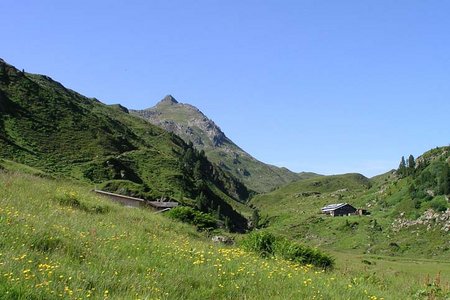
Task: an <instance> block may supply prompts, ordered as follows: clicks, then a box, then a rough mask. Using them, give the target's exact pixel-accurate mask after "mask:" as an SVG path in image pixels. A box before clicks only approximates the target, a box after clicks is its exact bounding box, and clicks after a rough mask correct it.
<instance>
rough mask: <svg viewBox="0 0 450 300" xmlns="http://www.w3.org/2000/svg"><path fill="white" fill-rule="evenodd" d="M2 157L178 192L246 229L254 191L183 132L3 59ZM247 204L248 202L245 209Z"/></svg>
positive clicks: (143, 189)
mask: <svg viewBox="0 0 450 300" xmlns="http://www.w3.org/2000/svg"><path fill="white" fill-rule="evenodd" d="M0 100H1V101H0V157H1V158H3V159H6V160H8V161H14V162H17V163H20V164H22V165H26V166H29V167H30V168H35V169H38V170H42V172H45V173H46V174H50V175H51V176H56V177H60V176H63V177H66V178H74V179H78V180H82V181H84V182H88V183H90V184H92V185H94V184H95V185H98V186H99V187H101V188H104V189H106V190H108V191H111V192H118V193H125V194H129V195H134V196H139V197H145V198H147V199H156V198H161V197H163V198H171V199H175V200H179V201H181V202H184V203H185V204H187V205H190V204H192V205H193V202H194V199H195V198H196V197H198V196H199V195H200V194H203V195H204V196H205V197H207V203H206V207H204V209H203V210H204V211H205V212H208V211H211V212H215V211H217V208H218V207H220V210H221V211H220V214H215V216H217V217H219V218H221V219H222V220H224V219H225V218H227V219H228V220H229V222H230V223H231V225H230V229H231V230H234V231H243V230H245V229H246V227H247V220H246V219H245V218H244V217H243V216H242V215H241V214H240V213H239V212H237V209H240V208H242V206H241V205H240V203H242V202H245V201H246V200H247V199H248V197H249V196H250V191H249V190H247V188H246V187H245V186H244V185H243V184H242V183H241V182H240V181H239V180H237V179H236V178H234V177H233V176H232V175H230V174H229V173H227V172H224V171H223V170H221V169H220V168H218V167H217V166H215V165H213V164H212V163H210V162H209V161H208V160H207V159H206V157H205V154H204V153H203V152H199V151H197V150H195V149H194V148H193V146H192V144H191V145H187V144H186V143H185V142H184V141H183V140H182V139H180V138H178V137H177V136H175V135H174V134H171V133H168V132H166V131H164V130H162V129H160V128H158V127H156V126H153V125H151V124H149V123H148V122H146V121H144V120H142V119H140V118H138V117H135V116H132V115H130V114H128V113H127V110H126V109H125V108H123V107H121V106H118V105H115V106H107V105H104V104H102V103H100V102H99V101H98V100H96V99H88V98H86V97H84V96H82V95H80V94H78V93H76V92H74V91H71V90H68V89H66V88H65V87H63V86H62V85H61V84H59V83H58V82H55V81H53V80H52V79H51V78H49V77H46V76H42V75H33V74H28V73H23V72H21V71H19V70H17V69H15V68H14V67H12V66H10V65H8V64H6V63H4V62H3V61H1V62H0ZM244 211H245V209H244Z"/></svg>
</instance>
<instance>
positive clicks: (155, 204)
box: [147, 201, 178, 208]
mask: <svg viewBox="0 0 450 300" xmlns="http://www.w3.org/2000/svg"><path fill="white" fill-rule="evenodd" d="M147 203H148V204H149V205H151V206H153V207H157V208H172V207H176V206H178V202H160V201H147Z"/></svg>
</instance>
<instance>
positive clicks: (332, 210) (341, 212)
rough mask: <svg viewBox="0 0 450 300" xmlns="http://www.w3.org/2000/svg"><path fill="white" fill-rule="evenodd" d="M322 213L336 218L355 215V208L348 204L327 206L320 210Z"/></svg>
mask: <svg viewBox="0 0 450 300" xmlns="http://www.w3.org/2000/svg"><path fill="white" fill-rule="evenodd" d="M321 210H322V213H324V214H327V215H330V216H333V217H336V216H348V215H354V214H355V213H356V208H354V207H353V206H352V205H350V204H348V203H336V204H329V205H327V206H325V207H322V208H321Z"/></svg>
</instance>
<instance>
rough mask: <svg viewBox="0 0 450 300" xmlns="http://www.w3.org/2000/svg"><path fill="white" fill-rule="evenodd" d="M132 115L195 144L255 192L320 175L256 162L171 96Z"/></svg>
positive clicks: (188, 107)
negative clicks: (297, 172)
mask: <svg viewBox="0 0 450 300" xmlns="http://www.w3.org/2000/svg"><path fill="white" fill-rule="evenodd" d="M131 113H132V114H136V115H138V116H141V117H143V118H144V119H146V120H148V121H149V122H150V123H152V124H155V125H158V126H160V127H162V128H164V129H166V130H168V131H171V132H174V133H176V134H177V135H179V136H180V137H181V138H183V139H184V140H185V141H186V142H191V143H193V144H194V146H195V148H197V149H199V150H202V151H204V152H205V153H206V156H207V157H208V159H210V160H211V161H212V162H214V163H216V164H218V165H219V166H220V167H221V168H223V169H225V170H227V171H229V172H230V173H232V174H233V175H234V176H235V177H236V178H239V179H240V180H241V181H242V182H243V183H245V185H246V186H248V187H249V188H250V189H252V190H254V191H256V192H268V191H270V190H272V189H274V188H276V187H279V186H281V185H284V184H287V183H289V182H292V181H294V180H298V179H303V178H309V177H311V176H316V175H317V174H314V173H300V174H296V173H293V172H291V171H289V170H288V169H286V168H278V167H275V166H271V165H268V164H265V163H262V162H260V161H258V160H256V159H255V158H253V157H252V156H250V155H249V154H248V153H246V152H245V151H243V150H242V149H241V148H239V147H238V146H237V145H236V144H234V143H233V142H232V141H231V140H230V139H228V138H227V137H226V136H225V134H224V133H223V132H222V131H221V130H220V128H219V127H218V126H217V125H216V124H215V123H214V122H213V121H211V120H209V119H208V118H207V117H206V116H205V115H204V114H203V113H202V112H201V111H200V110H198V109H197V108H195V107H193V106H191V105H189V104H182V103H178V102H177V101H176V100H175V99H174V98H173V97H172V96H170V95H169V96H166V97H165V98H164V99H163V100H162V101H161V102H159V103H158V104H157V105H156V106H155V107H153V108H148V109H145V110H134V111H133V110H132V111H131Z"/></svg>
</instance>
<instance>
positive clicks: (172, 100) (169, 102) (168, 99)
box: [156, 95, 178, 106]
mask: <svg viewBox="0 0 450 300" xmlns="http://www.w3.org/2000/svg"><path fill="white" fill-rule="evenodd" d="M174 104H178V101H177V100H176V99H175V98H174V97H173V96H172V95H167V96H165V97H164V98H163V99H162V100H161V101H159V102H158V104H156V105H157V106H159V105H174Z"/></svg>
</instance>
